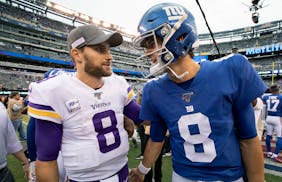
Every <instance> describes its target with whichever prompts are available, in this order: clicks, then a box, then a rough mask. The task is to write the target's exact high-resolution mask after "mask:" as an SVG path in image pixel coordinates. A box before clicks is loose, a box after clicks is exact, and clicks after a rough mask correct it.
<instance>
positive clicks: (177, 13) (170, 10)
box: [162, 6, 186, 21]
mask: <svg viewBox="0 0 282 182" xmlns="http://www.w3.org/2000/svg"><path fill="white" fill-rule="evenodd" d="M162 9H163V10H165V13H166V15H167V17H168V20H169V21H171V20H178V19H180V18H181V17H182V16H183V15H185V14H186V13H185V11H184V9H183V8H182V7H180V6H166V7H163V8H162Z"/></svg>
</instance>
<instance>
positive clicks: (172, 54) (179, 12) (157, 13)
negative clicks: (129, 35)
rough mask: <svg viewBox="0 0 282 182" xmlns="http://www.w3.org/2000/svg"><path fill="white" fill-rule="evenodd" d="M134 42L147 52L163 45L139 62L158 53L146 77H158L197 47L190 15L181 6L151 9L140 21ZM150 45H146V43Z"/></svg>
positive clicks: (165, 5)
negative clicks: (150, 47)
mask: <svg viewBox="0 0 282 182" xmlns="http://www.w3.org/2000/svg"><path fill="white" fill-rule="evenodd" d="M137 31H138V34H139V36H138V37H137V38H135V40H134V45H135V47H137V48H138V47H139V48H140V47H141V48H148V46H150V45H152V44H153V43H152V42H154V45H155V46H156V45H157V40H158V39H160V40H161V41H162V47H161V48H160V49H158V50H156V51H154V52H152V53H150V54H147V55H144V56H141V57H140V58H138V59H137V61H141V60H144V59H142V58H144V57H146V56H148V55H151V54H154V53H158V57H159V58H158V61H157V63H156V64H154V65H152V66H151V68H150V73H149V75H147V77H150V76H156V75H160V74H162V73H163V72H164V70H165V68H166V67H167V66H168V65H169V64H170V63H172V62H174V61H176V60H177V59H178V58H179V57H184V56H185V55H187V54H188V52H189V51H191V50H192V49H193V48H195V47H198V35H197V30H196V25H195V20H194V17H193V15H192V14H191V13H190V12H189V11H188V10H187V9H186V8H184V7H183V6H181V5H179V4H175V3H161V4H157V5H155V6H153V7H151V8H150V9H149V10H148V11H147V12H146V13H145V14H144V15H143V17H142V18H141V20H140V22H139V25H138V28H137ZM148 42H149V43H148Z"/></svg>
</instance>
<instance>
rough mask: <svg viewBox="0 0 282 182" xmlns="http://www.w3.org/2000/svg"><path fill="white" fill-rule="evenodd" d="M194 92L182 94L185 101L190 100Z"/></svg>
mask: <svg viewBox="0 0 282 182" xmlns="http://www.w3.org/2000/svg"><path fill="white" fill-rule="evenodd" d="M193 94H194V93H193V92H189V93H185V94H182V100H184V101H185V102H190V100H191V97H192V95H193Z"/></svg>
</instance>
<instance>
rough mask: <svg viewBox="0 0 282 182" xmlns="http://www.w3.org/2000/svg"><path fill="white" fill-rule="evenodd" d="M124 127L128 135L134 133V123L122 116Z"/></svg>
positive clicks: (130, 135)
mask: <svg viewBox="0 0 282 182" xmlns="http://www.w3.org/2000/svg"><path fill="white" fill-rule="evenodd" d="M124 129H125V130H126V131H127V134H128V137H132V135H133V133H134V123H133V121H132V120H131V119H129V118H128V117H126V116H124Z"/></svg>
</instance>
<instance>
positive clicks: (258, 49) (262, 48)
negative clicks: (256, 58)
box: [246, 43, 282, 56]
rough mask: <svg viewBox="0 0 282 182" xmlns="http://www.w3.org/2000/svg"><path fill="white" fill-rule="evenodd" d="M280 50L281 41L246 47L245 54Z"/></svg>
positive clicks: (281, 46)
mask: <svg viewBox="0 0 282 182" xmlns="http://www.w3.org/2000/svg"><path fill="white" fill-rule="evenodd" d="M278 51H282V43H276V44H271V45H266V46H260V47H253V48H248V49H246V56H248V55H254V54H263V53H271V52H278Z"/></svg>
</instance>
